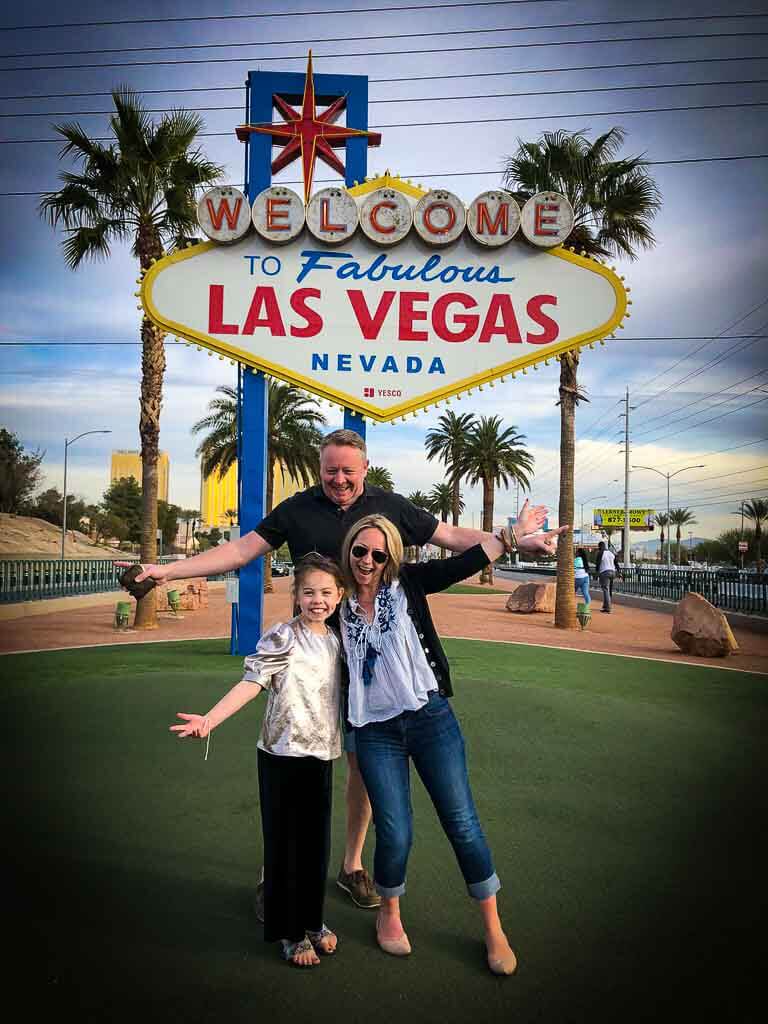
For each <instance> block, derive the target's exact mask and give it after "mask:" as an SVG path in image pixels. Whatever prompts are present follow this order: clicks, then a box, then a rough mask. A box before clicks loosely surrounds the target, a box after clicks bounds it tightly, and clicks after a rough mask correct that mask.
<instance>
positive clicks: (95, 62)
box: [0, 0, 768, 536]
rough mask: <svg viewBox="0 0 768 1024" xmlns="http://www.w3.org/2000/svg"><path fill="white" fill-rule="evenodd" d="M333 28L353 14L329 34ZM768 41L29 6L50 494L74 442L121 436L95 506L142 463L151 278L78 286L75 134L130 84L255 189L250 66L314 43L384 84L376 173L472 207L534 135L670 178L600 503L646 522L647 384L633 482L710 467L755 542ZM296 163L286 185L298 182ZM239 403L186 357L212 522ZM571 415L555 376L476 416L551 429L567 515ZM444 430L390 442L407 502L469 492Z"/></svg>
mask: <svg viewBox="0 0 768 1024" xmlns="http://www.w3.org/2000/svg"><path fill="white" fill-rule="evenodd" d="M320 7H323V9H324V10H327V13H323V14H318V13H309V12H312V11H315V12H317V11H318V10H319V8H320ZM387 7H389V8H392V10H391V12H390V13H387ZM365 8H368V10H367V11H366V10H365ZM71 11H74V13H70V12H71ZM276 11H279V12H280V13H279V15H277V14H275V12H276ZM219 12H221V13H219ZM436 14H437V15H438V16H437V17H436ZM767 33H768V6H767V5H766V4H765V3H764V2H759V0H744V2H743V3H741V4H740V5H739V9H738V14H733V13H731V10H730V7H729V5H727V4H725V3H724V2H722V0H720V2H717V0H691V2H689V0H664V2H662V0H658V2H657V0H647V2H646V3H645V4H643V5H641V6H638V5H637V4H636V3H634V2H629V0H626V2H625V0H530V2H514V0H513V2H495V3H487V2H486V3H475V4H457V3H446V4H439V3H431V4H429V3H426V2H425V0H414V2H413V3H412V4H406V3H403V2H402V0H395V2H393V0H389V3H387V2H386V0H367V2H357V0H352V2H350V0H347V2H345V0H329V2H328V3H327V4H326V5H319V4H317V3H316V0H309V2H307V3H290V4H283V3H276V2H274V0H273V2H272V3H267V4H258V3H256V4H254V3H246V2H245V0H231V2H228V3H227V4H226V5H224V6H223V7H222V8H217V7H216V6H215V5H213V4H209V3H205V2H202V0H188V2H187V3H184V4H181V3H178V2H176V0H166V2H157V0H152V2H149V0H132V2H131V3H128V2H125V0H108V2H106V3H105V2H104V0H99V2H96V0H82V2H81V3H79V4H78V5H77V7H76V8H72V7H69V6H65V5H61V4H58V3H55V2H47V3H36V2H29V3H26V4H24V5H21V6H16V7H15V8H13V9H11V8H9V9H7V10H6V11H5V13H4V14H3V15H2V22H0V38H1V39H2V43H3V49H2V58H1V59H0V98H1V99H2V102H0V121H1V122H2V124H1V125H0V143H2V154H3V157H4V159H3V160H2V161H0V203H1V204H2V206H0V209H2V212H3V219H2V224H3V241H2V255H1V257H0V259H1V260H2V274H1V275H0V359H1V360H2V365H1V366H0V405H2V416H1V417H0V425H2V426H5V427H6V428H7V429H10V430H12V431H14V432H15V433H16V434H18V436H19V437H20V439H21V440H22V442H23V443H24V445H25V446H26V447H27V448H29V449H36V448H40V449H41V450H44V451H45V452H46V456H45V461H44V464H43V465H44V470H45V484H46V485H47V486H58V487H59V488H61V486H62V483H63V448H64V438H65V437H73V436H75V435H76V434H78V433H80V432H82V431H87V430H95V429H108V430H111V431H112V433H111V435H109V436H101V435H96V436H93V437H85V438H83V439H82V440H81V441H78V442H77V443H76V445H75V446H73V447H72V448H71V449H70V454H69V463H68V473H69V489H70V491H73V492H74V493H76V494H78V495H81V496H83V497H85V498H86V499H87V500H89V501H96V500H98V499H99V498H100V496H101V495H102V493H103V491H104V490H105V488H106V486H107V485H108V475H109V454H110V451H111V450H112V449H113V448H129V449H131V448H134V449H135V448H138V446H139V437H138V381H139V371H140V348H139V345H138V342H137V339H138V327H139V319H140V313H139V311H138V310H137V309H136V300H135V298H134V296H133V292H134V290H135V283H134V281H135V276H136V270H135V265H134V264H133V261H132V260H131V258H130V256H129V254H128V253H127V251H121V250H120V249H116V250H115V251H113V253H112V257H111V259H110V260H109V261H108V262H107V263H102V264H89V265H87V266H83V267H81V269H79V270H78V271H77V272H73V271H70V270H69V269H68V268H67V267H66V265H65V263H64V260H63V258H62V255H61V251H60V241H61V238H60V237H59V236H57V235H56V234H55V233H54V232H53V231H52V230H51V228H50V227H49V226H48V225H46V224H45V223H44V222H43V221H42V220H41V218H40V217H39V215H38V212H37V204H38V201H39V195H40V193H42V192H45V191H49V190H53V189H55V188H56V187H57V185H58V175H59V173H60V172H61V171H62V169H64V168H65V167H67V166H68V165H67V164H66V162H62V161H61V160H60V157H59V150H60V146H59V145H58V144H57V143H56V141H55V134H54V131H53V129H52V125H53V124H54V123H61V122H66V121H72V120H76V121H78V122H79V123H80V124H81V125H82V126H83V127H84V128H85V129H86V130H87V131H89V132H91V133H92V134H93V135H94V136H95V137H103V136H104V135H105V132H106V129H107V113H106V112H107V111H108V110H109V107H110V99H109V91H110V90H111V89H112V88H114V87H115V86H116V85H118V84H122V83H124V84H127V85H129V86H130V87H131V88H133V89H135V90H136V91H138V92H140V93H141V94H142V95H143V97H144V99H145V102H146V105H147V106H148V107H149V108H150V109H153V110H158V111H161V110H165V109H168V108H170V107H172V106H185V107H187V108H190V109H198V110H200V111H201V114H202V116H203V117H204V119H205V125H206V127H205V133H206V136H205V138H204V139H203V140H202V141H203V143H204V146H205V149H206V152H207V153H208V155H209V156H210V157H211V158H212V159H214V160H215V161H217V162H219V163H221V164H223V165H224V166H225V167H226V180H228V181H230V182H233V183H239V182H242V179H243V147H242V145H241V144H240V143H239V142H238V141H237V140H236V138H235V135H234V131H233V128H234V125H235V124H236V123H237V122H238V121H239V120H241V111H242V107H243V102H244V89H243V83H244V80H245V77H246V75H247V73H248V71H250V70H254V69H261V70H270V71H275V70H285V71H303V69H304V67H305V65H306V53H307V50H308V49H309V48H310V47H311V48H312V50H313V53H314V60H315V71H316V73H347V74H367V75H368V76H369V79H370V98H371V103H370V122H371V127H372V128H375V129H377V130H380V131H381V132H382V135H383V141H382V145H381V147H380V148H379V149H374V150H370V151H369V173H370V174H375V173H377V172H381V171H383V170H384V169H385V168H390V169H391V170H392V171H393V172H395V173H400V174H401V175H403V176H404V177H410V178H412V179H413V180H414V181H417V182H419V183H421V184H423V185H424V186H425V187H429V186H436V185H438V184H442V185H444V186H445V187H447V188H450V189H451V190H453V191H454V192H456V193H457V194H458V195H460V196H462V197H463V198H464V199H465V201H467V202H469V201H470V200H471V199H472V198H474V196H476V195H477V194H478V193H479V192H481V191H483V190H484V189H486V188H491V187H495V186H497V185H498V184H500V182H501V169H502V167H503V164H504V159H505V156H507V155H509V154H510V153H511V152H512V151H514V149H515V148H516V145H517V141H518V139H523V140H530V139H536V138H538V137H539V136H540V135H541V133H542V132H544V131H552V130H557V129H567V130H577V129H578V130H583V131H585V132H587V133H588V134H589V135H590V137H594V136H595V135H597V134H599V133H601V132H603V131H605V130H607V129H608V128H610V127H613V126H615V125H620V126H621V127H623V128H624V129H625V131H626V133H627V138H626V143H625V153H626V154H627V155H635V154H643V155H644V156H645V157H646V159H648V160H649V161H651V162H652V165H653V166H652V168H651V172H652V174H653V175H654V177H655V179H656V181H657V183H658V185H659V187H660V189H661V192H662V194H663V200H664V206H663V209H662V211H661V213H660V214H659V216H658V217H657V220H656V222H655V234H656V238H657V245H656V248H655V249H654V250H653V251H652V252H650V253H644V254H642V255H641V256H640V258H639V259H638V260H637V261H635V262H634V263H629V262H626V261H624V262H621V261H617V267H618V268H619V272H620V273H622V274H624V275H625V277H626V281H627V284H628V285H630V286H631V288H632V299H633V306H632V318H631V319H630V320H629V321H628V322H627V325H626V329H625V330H624V331H623V332H619V333H620V335H621V337H620V340H617V341H614V342H609V343H608V344H607V345H606V346H605V347H604V348H596V349H595V350H594V351H586V352H585V353H584V355H583V357H582V369H581V371H580V377H581V380H582V383H583V385H584V387H585V388H586V390H587V392H588V394H589V397H590V402H589V404H585V405H583V406H582V407H581V409H580V411H579V414H578V420H577V435H578V439H579V443H578V450H577V486H576V497H577V501H579V502H584V503H585V515H586V516H588V515H589V511H590V509H591V507H592V506H593V505H606V506H620V505H623V501H624V490H623V488H624V457H623V455H622V454H621V451H620V449H621V448H622V444H621V438H622V431H623V420H621V419H620V418H619V414H620V413H621V412H622V408H623V399H624V393H625V389H626V388H627V387H628V388H629V390H630V400H631V404H632V406H634V409H633V410H632V412H631V418H630V424H631V450H632V462H633V463H634V464H637V465H645V466H653V467H656V468H657V469H659V470H661V471H662V472H665V473H672V472H676V471H677V470H678V469H682V468H684V467H688V466H694V465H699V464H703V466H704V468H703V469H695V470H690V471H687V472H684V473H681V474H680V475H679V476H678V477H677V478H676V479H674V480H672V484H671V502H672V505H673V507H674V506H680V505H684V506H686V507H688V508H690V509H691V510H692V511H693V512H694V514H695V515H696V517H697V520H698V523H697V525H696V527H695V533H696V535H697V536H713V535H715V534H716V533H717V532H719V531H720V530H721V529H724V528H727V527H729V526H734V525H737V523H738V517H737V516H735V515H734V510H735V509H737V508H738V505H739V502H740V501H741V499H749V498H752V497H759V496H764V495H766V494H768V418H766V408H767V407H766V404H765V403H766V400H768V359H766V354H765V353H766V343H765V336H766V333H768V332H766V326H768V266H767V264H768V260H767V259H766V252H768V245H766V239H767V237H768V216H766V214H767V213H768V189H766V180H767V177H766V168H767V167H768V163H767V162H766V161H768V119H767V118H766V105H768V90H766V84H768V62H767V58H768V35H767ZM425 51H429V52H425ZM459 121H460V122H463V123H461V124H447V123H445V122H459ZM413 122H419V123H423V122H430V126H429V127H418V128H416V127H410V128H409V127H408V125H409V123H413ZM52 140H53V141H52ZM295 168H296V165H295V164H294V165H293V167H292V168H288V169H287V171H286V172H285V173H284V175H283V178H282V180H286V181H291V180H295V178H296V170H295ZM321 168H322V165H321ZM329 174H330V172H329V171H326V170H325V169H321V170H320V172H319V177H320V178H321V179H328V177H329ZM232 383H234V371H233V368H232V367H231V366H230V365H229V363H228V362H227V363H225V362H221V361H219V360H218V359H216V358H215V357H214V358H208V357H207V355H206V354H205V353H198V352H197V351H195V350H191V349H188V348H186V347H184V346H175V345H171V346H169V347H168V370H167V375H166V381H165V401H164V407H163V414H162V422H161V447H162V448H163V449H165V450H166V451H168V453H169V455H170V460H171V484H170V488H171V494H170V497H171V500H172V501H174V502H176V503H178V504H180V505H182V506H184V507H190V508H192V507H197V505H198V494H199V469H198V465H197V462H196V459H195V456H194V449H195V439H194V438H193V437H192V435H191V434H190V425H191V424H192V423H193V422H194V421H195V420H196V419H198V418H200V417H201V416H202V415H204V414H205V411H206V406H207V403H208V402H209V400H210V399H211V397H212V396H213V393H214V390H215V388H216V387H217V386H218V385H220V384H232ZM556 398H557V366H556V365H553V366H550V367H549V368H548V369H544V368H542V369H541V370H539V371H538V372H537V373H529V374H528V376H527V377H526V378H525V379H524V381H521V380H520V379H518V380H516V381H515V382H510V383H507V384H505V385H504V386H498V387H496V388H495V389H494V390H493V391H492V392H490V393H484V394H483V395H475V397H473V399H472V411H474V412H476V413H478V414H498V415H501V416H502V417H503V419H504V421H505V423H506V424H514V425H515V426H516V427H517V429H518V430H519V431H521V432H522V433H523V434H525V435H526V437H527V439H528V443H529V445H530V447H531V450H532V451H533V453H534V454H535V456H536V479H535V483H534V487H533V494H534V496H535V498H536V499H537V500H539V501H543V502H546V503H548V504H550V505H551V506H552V507H553V508H555V509H556V508H557V490H558V436H559V415H558V409H557V408H556V406H555V401H556ZM466 406H467V408H468V407H469V403H468V402H467V403H466ZM462 407H463V403H462V405H459V406H454V408H458V409H460V408H462ZM324 412H325V413H326V415H327V417H328V426H329V428H333V427H336V426H340V425H341V424H340V413H339V411H338V410H331V409H330V408H328V407H327V406H324ZM435 420H436V414H434V413H430V414H425V415H420V416H419V417H418V418H417V419H416V420H412V421H409V423H408V425H407V426H406V425H401V424H398V425H396V426H391V425H380V426H375V427H370V428H369V432H368V440H369V447H370V454H371V459H372V461H373V462H374V463H376V464H380V465H385V466H387V467H388V468H389V469H390V470H391V472H392V474H393V476H394V479H395V482H396V485H397V488H398V490H400V491H403V492H405V493H408V492H409V491H411V490H414V489H416V488H421V489H423V490H428V489H429V487H430V486H431V485H432V484H433V483H436V482H439V481H440V480H441V473H440V468H439V467H438V466H437V465H435V464H430V463H427V462H426V459H425V458H424V455H423V451H424V448H423V441H424V434H425V431H426V430H428V429H429V428H430V427H431V426H433V425H434V423H435ZM598 496H601V497H599V498H598ZM603 496H604V497H603ZM465 498H466V501H467V522H469V521H470V517H472V516H474V520H475V523H476V525H479V509H480V493H479V491H475V490H470V489H468V490H467V492H466V495H465ZM594 499H596V500H594ZM630 503H631V504H632V505H633V506H635V507H656V508H658V509H663V508H664V507H665V505H666V483H665V481H664V480H663V479H662V478H661V476H659V475H658V474H656V473H653V472H648V471H640V470H638V471H636V472H634V473H633V474H632V477H631V485H630ZM514 510H515V494H514V491H513V492H511V493H507V492H504V491H502V492H501V493H500V494H499V495H498V498H497V515H498V518H499V519H500V518H502V516H503V515H505V514H507V513H513V512H514ZM577 515H580V512H579V513H577Z"/></svg>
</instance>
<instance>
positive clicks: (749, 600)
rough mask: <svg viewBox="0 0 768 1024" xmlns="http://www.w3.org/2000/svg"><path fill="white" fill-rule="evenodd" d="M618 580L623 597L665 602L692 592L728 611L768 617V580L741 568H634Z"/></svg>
mask: <svg viewBox="0 0 768 1024" xmlns="http://www.w3.org/2000/svg"><path fill="white" fill-rule="evenodd" d="M622 575H623V579H618V578H617V579H616V580H614V584H613V589H614V591H615V592H616V593H619V594H637V595H639V596H641V597H653V598H657V599H659V600H662V601H679V600H680V599H681V598H682V597H683V595H684V594H687V593H688V591H694V592H695V593H697V594H701V596H702V597H705V598H706V599H707V601H709V602H710V604H713V605H714V606H715V607H716V608H720V609H722V610H723V611H726V612H744V613H745V614H748V615H766V614H768V577H766V575H765V574H764V573H763V574H760V575H758V574H757V573H742V572H739V571H738V570H737V569H666V568H655V567H653V566H646V565H633V566H632V568H631V569H624V570H622Z"/></svg>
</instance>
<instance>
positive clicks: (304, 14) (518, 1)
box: [0, 0, 561, 32]
mask: <svg viewBox="0 0 768 1024" xmlns="http://www.w3.org/2000/svg"><path fill="white" fill-rule="evenodd" d="M557 2H561V0H476V2H475V3H465V4H451V3H448V4H431V3H430V4H409V5H407V6H400V7H339V8H333V9H331V10H328V9H327V8H326V9H325V10H323V11H269V12H267V13H262V14H201V15H199V16H194V17H189V18H127V19H122V20H120V21H116V20H112V21H65V22H60V23H58V24H49V25H8V26H7V27H2V28H0V31H2V32H25V31H34V32H37V31H39V30H40V29H46V28H102V27H104V26H108V25H168V24H171V23H180V22H187V21H192V22H194V23H195V24H197V23H198V22H200V21H255V20H257V19H261V18H309V17H329V16H330V17H335V16H337V15H339V14H391V13H395V12H399V11H435V10H449V9H455V8H467V7H513V6H522V5H526V6H530V5H531V4H535V5H536V6H538V5H539V4H548V3H557Z"/></svg>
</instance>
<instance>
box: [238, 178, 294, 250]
mask: <svg viewBox="0 0 768 1024" xmlns="http://www.w3.org/2000/svg"><path fill="white" fill-rule="evenodd" d="M251 218H252V220H253V226H254V227H255V228H256V230H257V231H258V233H259V234H260V235H261V237H262V238H266V239H267V240H268V241H270V242H277V243H278V244H279V243H280V242H290V241H291V240H292V239H294V238H295V237H296V236H297V235H298V234H299V232H300V231H301V229H302V228H303V227H304V203H302V201H301V198H300V197H299V196H298V195H296V193H295V192H294V191H293V190H292V189H290V188H285V186H283V185H272V186H271V187H270V188H265V189H264V191H263V192H259V194H258V195H257V196H256V198H255V199H254V201H253V209H252V210H251Z"/></svg>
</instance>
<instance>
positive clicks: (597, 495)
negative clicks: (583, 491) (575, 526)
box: [576, 494, 608, 544]
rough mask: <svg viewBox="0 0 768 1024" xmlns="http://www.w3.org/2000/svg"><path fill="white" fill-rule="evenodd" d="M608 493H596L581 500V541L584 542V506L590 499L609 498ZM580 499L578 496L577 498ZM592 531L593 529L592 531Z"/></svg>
mask: <svg viewBox="0 0 768 1024" xmlns="http://www.w3.org/2000/svg"><path fill="white" fill-rule="evenodd" d="M607 497H608V495H607V494H595V495H594V496H593V497H591V498H585V499H584V501H579V505H581V543H582V544H583V543H584V506H585V505H586V504H587V503H588V502H590V501H597V500H598V499H599V498H607ZM576 500H577V501H578V498H577V499H576ZM590 533H591V531H590Z"/></svg>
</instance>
